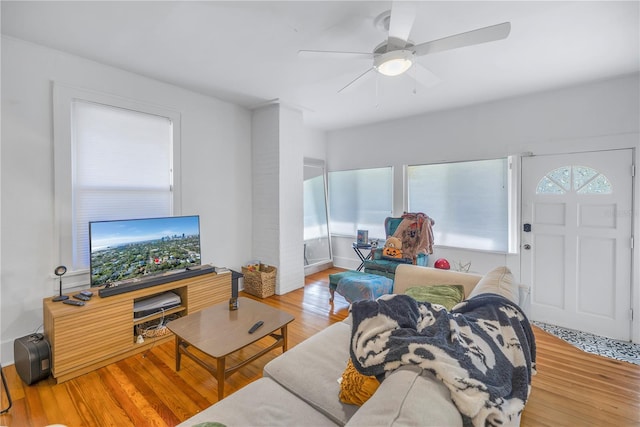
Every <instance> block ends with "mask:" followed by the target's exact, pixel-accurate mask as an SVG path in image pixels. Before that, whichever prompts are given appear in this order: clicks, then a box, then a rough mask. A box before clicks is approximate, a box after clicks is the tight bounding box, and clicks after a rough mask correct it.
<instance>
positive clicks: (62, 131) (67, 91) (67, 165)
mask: <svg viewBox="0 0 640 427" xmlns="http://www.w3.org/2000/svg"><path fill="white" fill-rule="evenodd" d="M74 100H79V101H85V102H92V103H96V104H103V105H107V106H111V107H115V108H122V109H127V110H132V111H137V112H141V113H147V114H153V115H157V116H163V117H166V118H168V119H169V120H171V122H172V128H173V135H172V139H173V146H172V152H171V156H172V183H173V186H172V193H173V200H172V204H173V208H172V212H171V214H172V215H180V214H181V212H182V203H181V200H182V197H181V196H182V194H181V193H182V192H181V189H182V179H181V175H182V174H181V170H180V165H181V145H182V144H181V138H180V136H181V114H180V112H178V111H176V110H172V109H170V108H167V107H163V106H159V105H153V104H147V103H143V102H139V101H135V100H132V99H128V98H123V97H120V96H116V95H110V94H105V93H101V92H97V91H91V90H87V89H82V88H76V87H72V86H67V85H65V84H61V83H58V82H54V83H53V158H54V200H53V203H54V235H53V251H52V254H53V260H52V261H53V264H55V265H59V264H61V265H65V266H67V274H66V275H65V278H69V279H70V280H67V281H66V282H67V283H68V284H67V286H65V288H69V287H73V286H78V285H86V284H88V283H89V268H77V266H76V265H74V256H73V252H74V241H73V227H74V224H73V223H72V221H73V158H72V157H73V147H72V144H73V138H72V126H73V124H72V103H73V101H74Z"/></svg>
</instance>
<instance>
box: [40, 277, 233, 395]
mask: <svg viewBox="0 0 640 427" xmlns="http://www.w3.org/2000/svg"><path fill="white" fill-rule="evenodd" d="M91 290H92V291H93V292H94V296H93V297H92V298H91V300H89V301H87V302H86V304H85V305H84V306H82V307H77V306H73V305H67V304H63V303H62V302H53V301H52V298H45V299H44V301H43V310H44V335H45V336H46V337H47V339H48V340H49V343H50V344H51V357H52V365H51V372H52V374H53V377H54V378H55V379H56V381H57V382H58V383H60V382H63V381H67V380H69V379H71V378H74V377H77V376H79V375H82V374H85V373H87V372H91V371H93V370H95V369H98V368H101V367H103V366H106V365H108V364H110V363H113V362H116V361H118V360H121V359H124V358H126V357H128V356H131V355H133V354H135V353H139V352H141V351H145V350H147V349H149V348H150V347H151V346H153V345H156V344H158V343H160V342H164V341H167V340H172V339H174V338H173V334H171V333H168V334H166V335H163V336H161V337H157V338H145V340H144V343H142V344H137V343H136V335H135V326H136V325H137V324H140V323H143V322H147V321H149V320H152V319H154V318H160V317H162V315H163V314H157V315H154V316H149V317H145V318H143V319H135V318H134V316H133V304H134V302H135V300H137V299H140V298H144V297H149V296H152V295H156V294H159V293H162V292H166V291H173V292H175V293H177V294H178V295H180V297H181V301H182V302H181V305H180V306H179V307H176V308H173V309H171V310H167V311H165V313H164V315H168V314H172V313H181V314H183V315H186V314H190V313H195V312H197V311H199V310H202V309H203V308H206V307H208V306H210V305H213V304H217V303H220V302H223V301H228V300H229V298H230V297H231V274H220V275H218V274H216V273H206V274H203V275H200V276H195V277H190V278H186V279H181V280H176V281H173V282H169V283H163V284H161V285H157V286H152V287H149V288H145V289H139V290H136V291H131V292H126V293H122V294H118V295H113V296H109V297H104V298H102V297H99V296H98V292H97V290H95V289H91ZM75 293H76V292H74V294H75ZM69 296H70V297H71V295H69Z"/></svg>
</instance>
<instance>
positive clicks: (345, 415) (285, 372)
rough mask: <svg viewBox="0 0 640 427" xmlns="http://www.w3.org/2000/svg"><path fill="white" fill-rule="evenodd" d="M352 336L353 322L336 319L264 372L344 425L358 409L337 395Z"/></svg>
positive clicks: (275, 360) (274, 361) (276, 359)
mask: <svg viewBox="0 0 640 427" xmlns="http://www.w3.org/2000/svg"><path fill="white" fill-rule="evenodd" d="M350 337H351V325H350V324H348V323H346V322H338V323H334V324H333V325H331V326H329V327H328V328H326V329H324V330H323V331H321V332H320V333H317V334H315V335H313V336H311V337H310V338H308V339H306V340H305V341H303V342H301V343H300V344H298V345H296V346H295V347H293V348H292V349H291V350H289V351H287V352H286V353H284V354H282V355H281V356H279V357H277V358H275V359H273V360H272V361H270V362H269V363H267V364H266V365H265V367H264V372H263V375H264V376H267V377H269V378H271V379H273V380H274V381H276V382H277V383H279V384H280V385H282V386H283V387H284V388H286V389H287V390H289V391H290V392H291V393H293V394H295V395H297V396H298V397H300V398H301V399H304V400H305V401H306V402H307V403H308V404H309V405H311V406H313V407H314V408H316V409H317V410H318V411H320V412H322V413H323V414H324V415H325V416H326V417H327V418H329V419H331V420H333V421H334V422H335V423H337V424H340V425H344V424H345V423H346V422H347V421H348V420H349V418H351V417H352V416H353V414H354V413H355V412H356V411H357V410H358V406H355V405H348V404H345V403H342V402H340V399H339V398H338V396H339V394H340V384H338V378H340V377H341V376H342V373H343V371H344V368H345V366H347V361H348V360H349V340H350ZM305 425H309V424H307V423H305Z"/></svg>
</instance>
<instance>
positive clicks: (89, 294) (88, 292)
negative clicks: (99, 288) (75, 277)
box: [80, 291, 93, 298]
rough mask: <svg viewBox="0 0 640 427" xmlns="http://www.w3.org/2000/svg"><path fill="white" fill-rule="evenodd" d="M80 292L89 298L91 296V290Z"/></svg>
mask: <svg viewBox="0 0 640 427" xmlns="http://www.w3.org/2000/svg"><path fill="white" fill-rule="evenodd" d="M80 293H81V294H82V295H84V296H85V297H89V298H91V297H92V296H93V292H91V291H80Z"/></svg>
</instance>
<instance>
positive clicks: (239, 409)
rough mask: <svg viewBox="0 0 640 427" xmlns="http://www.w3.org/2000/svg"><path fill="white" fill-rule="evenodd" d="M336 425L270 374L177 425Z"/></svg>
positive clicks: (184, 426)
mask: <svg viewBox="0 0 640 427" xmlns="http://www.w3.org/2000/svg"><path fill="white" fill-rule="evenodd" d="M300 420H304V425H309V426H332V427H335V424H334V423H333V422H332V421H330V420H329V419H328V418H326V417H325V416H324V415H322V414H320V413H319V412H317V411H316V410H315V409H313V408H312V407H311V406H309V405H308V404H306V403H305V402H303V401H302V400H300V399H298V398H297V397H296V396H294V395H293V394H291V393H289V392H288V391H287V390H285V389H284V388H282V387H281V386H279V385H278V384H277V383H276V382H275V381H273V380H271V379H269V378H260V379H259V380H257V381H254V382H252V383H251V384H249V385H248V386H247V387H245V388H243V389H240V390H238V391H236V392H235V393H233V394H231V395H230V396H227V397H226V398H224V399H222V400H221V401H219V402H218V403H216V404H215V405H212V406H209V407H208V408H207V409H205V410H203V411H202V412H200V413H198V414H196V415H194V416H193V417H191V418H189V419H188V420H186V421H184V422H183V423H181V424H179V425H178V426H177V427H195V426H196V425H198V424H200V423H221V424H224V425H225V426H227V427H234V426H276V425H281V426H295V425H301V424H300Z"/></svg>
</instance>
